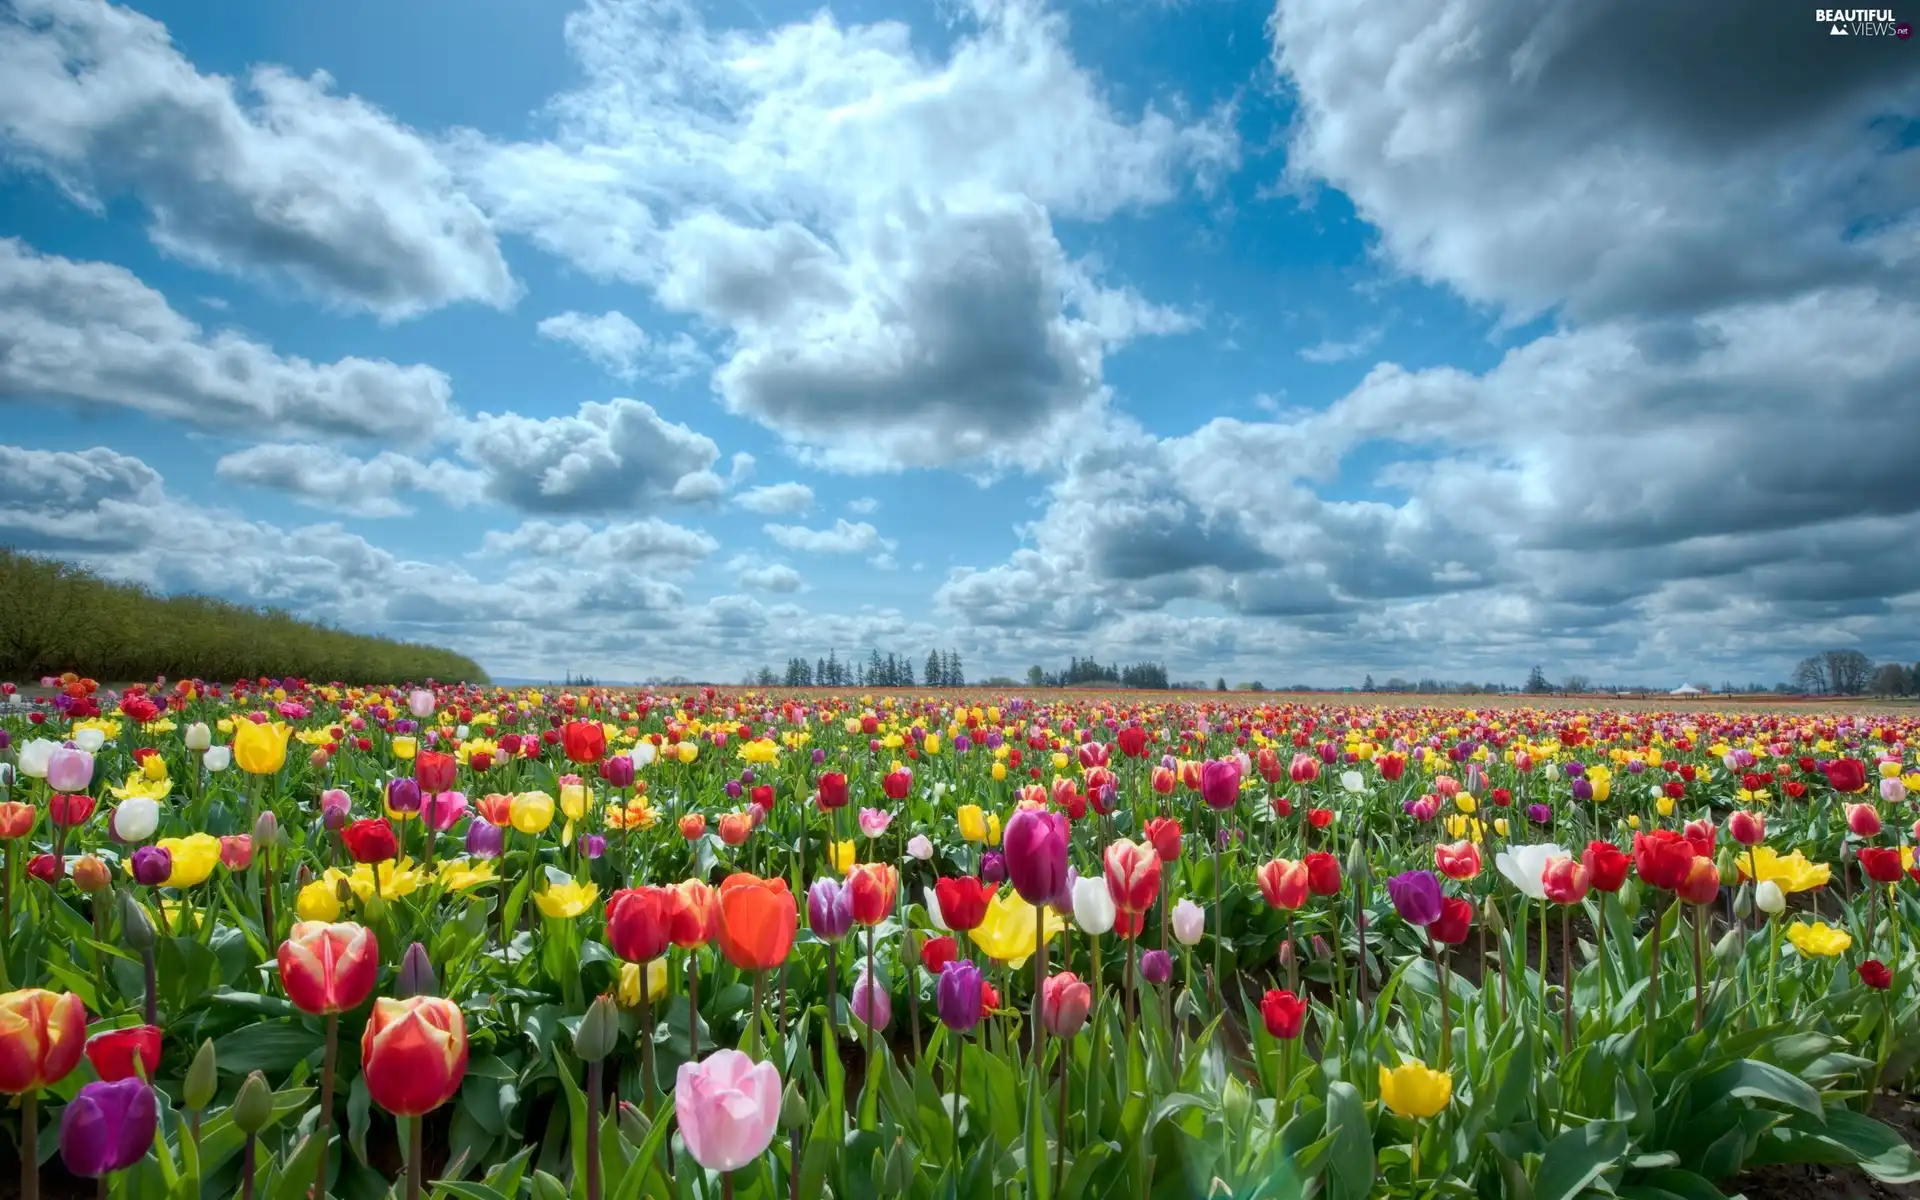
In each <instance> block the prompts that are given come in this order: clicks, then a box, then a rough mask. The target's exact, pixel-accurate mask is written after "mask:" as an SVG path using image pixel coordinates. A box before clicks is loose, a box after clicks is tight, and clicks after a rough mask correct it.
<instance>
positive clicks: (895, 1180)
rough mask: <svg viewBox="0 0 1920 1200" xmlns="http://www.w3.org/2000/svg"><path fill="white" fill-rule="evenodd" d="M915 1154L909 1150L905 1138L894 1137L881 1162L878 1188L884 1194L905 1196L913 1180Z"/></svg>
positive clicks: (879, 1192)
mask: <svg viewBox="0 0 1920 1200" xmlns="http://www.w3.org/2000/svg"><path fill="white" fill-rule="evenodd" d="M914 1161H915V1156H914V1155H913V1154H910V1153H909V1152H908V1150H907V1143H906V1139H905V1138H898V1137H896V1138H894V1139H893V1145H892V1146H890V1147H888V1149H887V1154H886V1157H885V1158H883V1159H882V1160H881V1163H880V1185H879V1187H878V1188H877V1189H876V1190H877V1192H878V1194H880V1195H882V1196H904V1195H906V1194H907V1193H908V1192H909V1191H910V1190H912V1189H911V1187H910V1185H911V1184H912V1182H913V1172H914Z"/></svg>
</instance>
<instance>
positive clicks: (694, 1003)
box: [640, 946, 833, 1116]
mask: <svg viewBox="0 0 1920 1200" xmlns="http://www.w3.org/2000/svg"><path fill="white" fill-rule="evenodd" d="M827 956H828V958H832V956H833V947H831V946H829V947H827ZM828 974H829V975H831V974H832V971H831V970H829V971H828ZM646 991H647V981H646V979H645V978H642V979H641V980H640V993H641V995H642V996H644V995H645V994H646ZM687 1046H688V1047H689V1049H691V1051H692V1055H691V1057H689V1058H688V1060H687V1061H689V1062H699V1061H700V949H699V947H697V946H696V947H695V948H694V949H692V950H689V951H687ZM648 1115H649V1116H651V1115H652V1114H651V1113H649V1114H648Z"/></svg>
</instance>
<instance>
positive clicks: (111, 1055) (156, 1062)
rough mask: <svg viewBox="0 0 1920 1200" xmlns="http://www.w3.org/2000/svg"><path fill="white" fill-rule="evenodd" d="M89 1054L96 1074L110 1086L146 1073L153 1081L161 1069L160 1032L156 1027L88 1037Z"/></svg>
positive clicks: (143, 1027) (116, 1030) (130, 1028)
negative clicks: (117, 1081)
mask: <svg viewBox="0 0 1920 1200" xmlns="http://www.w3.org/2000/svg"><path fill="white" fill-rule="evenodd" d="M85 1053H86V1056H87V1061H88V1062H89V1063H92V1064H93V1071H94V1074H96V1075H98V1076H99V1077H100V1078H101V1079H104V1080H106V1081H108V1082H109V1083H111V1082H113V1081H115V1080H120V1079H131V1078H133V1077H134V1076H136V1075H141V1074H142V1072H144V1078H146V1079H152V1078H153V1076H154V1072H156V1071H158V1070H159V1069H160V1030H159V1028H158V1027H157V1026H153V1025H133V1026H129V1027H127V1028H125V1029H109V1030H106V1031H105V1032H102V1033H96V1034H94V1035H93V1036H92V1037H90V1038H88V1039H87V1044H86V1051H85Z"/></svg>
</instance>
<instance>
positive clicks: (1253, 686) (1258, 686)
mask: <svg viewBox="0 0 1920 1200" xmlns="http://www.w3.org/2000/svg"><path fill="white" fill-rule="evenodd" d="M1247 690H1248V691H1250V692H1264V691H1266V690H1267V685H1266V684H1264V683H1261V682H1260V681H1259V680H1258V679H1256V680H1254V681H1253V682H1252V683H1250V684H1248V685H1247Z"/></svg>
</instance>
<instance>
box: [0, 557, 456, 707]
mask: <svg viewBox="0 0 1920 1200" xmlns="http://www.w3.org/2000/svg"><path fill="white" fill-rule="evenodd" d="M62 671H74V672H77V673H79V674H82V675H88V676H91V677H93V678H95V679H100V680H121V679H151V678H153V677H154V676H156V675H166V676H168V677H169V678H182V679H184V678H201V679H222V680H226V679H245V678H253V677H257V676H261V675H266V676H272V677H274V678H280V677H283V676H299V677H301V678H304V679H317V680H327V681H332V682H339V683H379V682H390V681H392V680H396V679H428V678H432V679H439V680H446V681H453V680H461V681H467V682H474V683H484V682H486V678H487V676H486V673H485V672H484V671H482V670H481V669H480V667H479V665H478V664H477V663H475V662H474V661H473V660H472V659H470V658H467V657H466V656H465V655H461V654H455V653H454V652H452V651H450V650H443V649H441V648H439V647H437V646H423V645H418V644H415V643H411V642H399V641H394V640H392V639H390V638H382V637H372V636H369V635H367V634H359V633H348V632H347V631H345V630H342V629H331V628H328V627H327V626H324V625H316V624H313V623H312V622H309V621H301V620H298V619H297V618H295V617H293V616H292V615H290V614H288V613H285V612H282V611H280V610H278V609H270V608H269V609H258V608H249V607H247V606H245V605H240V604H233V603H229V602H228V601H225V600H215V599H211V598H209V597H205V596H170V597H165V596H158V595H155V594H154V593H152V592H150V591H148V590H147V589H146V588H144V587H140V586H137V585H134V584H125V583H110V582H108V581H106V580H103V579H100V578H99V577H97V576H95V575H93V574H91V573H89V572H87V571H85V570H82V569H81V568H79V567H75V566H71V565H69V564H65V563H57V562H52V561H49V560H46V559H41V558H36V557H34V556H32V555H29V554H22V553H20V552H19V551H16V550H9V549H5V548H0V676H4V677H9V678H23V679H30V678H34V677H36V676H41V675H50V674H57V673H59V672H62Z"/></svg>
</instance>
